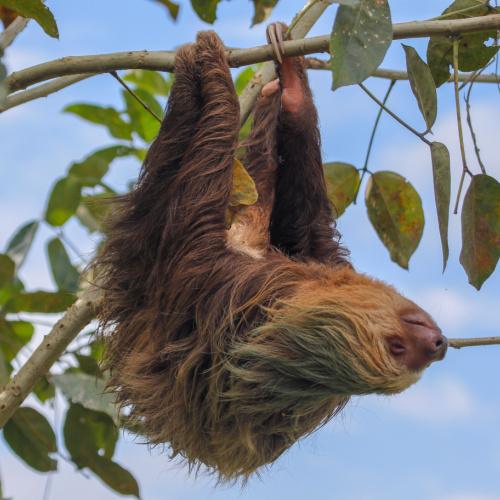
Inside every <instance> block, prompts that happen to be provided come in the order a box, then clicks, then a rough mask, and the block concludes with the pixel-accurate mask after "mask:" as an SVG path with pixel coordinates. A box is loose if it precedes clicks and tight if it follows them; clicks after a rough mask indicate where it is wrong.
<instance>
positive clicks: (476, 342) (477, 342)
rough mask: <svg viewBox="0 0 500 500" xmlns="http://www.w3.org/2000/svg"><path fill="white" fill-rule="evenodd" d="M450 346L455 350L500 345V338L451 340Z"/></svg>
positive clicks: (449, 341)
mask: <svg viewBox="0 0 500 500" xmlns="http://www.w3.org/2000/svg"><path fill="white" fill-rule="evenodd" d="M448 345H449V346H450V347H453V348H454V349H461V348H462V347H474V346H481V345H500V337H478V338H470V339H449V340H448Z"/></svg>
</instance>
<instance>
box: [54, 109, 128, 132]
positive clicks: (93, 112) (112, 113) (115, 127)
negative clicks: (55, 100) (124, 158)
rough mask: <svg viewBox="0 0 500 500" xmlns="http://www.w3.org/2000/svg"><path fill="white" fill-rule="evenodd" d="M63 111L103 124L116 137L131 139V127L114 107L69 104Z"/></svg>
mask: <svg viewBox="0 0 500 500" xmlns="http://www.w3.org/2000/svg"><path fill="white" fill-rule="evenodd" d="M63 111H64V112H65V113H72V114H74V115H76V116H79V117H80V118H83V119H84V120H88V121H89V122H92V123H96V124H97V125H104V126H105V127H106V128H107V129H108V131H109V133H110V134H111V135H112V136H113V137H116V138H117V139H126V140H129V141H130V140H132V127H131V126H130V123H127V122H126V121H125V120H123V118H122V117H121V116H120V113H118V111H117V110H116V109H114V108H105V107H103V106H98V105H96V104H86V103H79V104H71V105H70V106H66V107H65V108H64V110H63Z"/></svg>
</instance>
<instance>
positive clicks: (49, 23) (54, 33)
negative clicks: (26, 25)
mask: <svg viewBox="0 0 500 500" xmlns="http://www.w3.org/2000/svg"><path fill="white" fill-rule="evenodd" d="M0 5H3V6H4V7H7V8H9V9H12V10H15V11H16V12H18V13H19V15H21V16H22V17H27V18H29V19H34V20H35V21H36V22H37V23H38V24H39V25H40V26H41V27H42V29H43V31H45V33H47V35H49V36H51V37H53V38H59V31H58V29H57V23H56V20H55V19H54V15H53V14H52V12H51V11H50V9H49V8H48V7H47V6H45V5H44V4H43V2H42V0H0Z"/></svg>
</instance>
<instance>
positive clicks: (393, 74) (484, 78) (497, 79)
mask: <svg viewBox="0 0 500 500" xmlns="http://www.w3.org/2000/svg"><path fill="white" fill-rule="evenodd" d="M306 64H307V68H308V69H314V70H325V71H331V70H332V64H331V62H330V61H329V60H325V59H320V58H318V57H307V58H306ZM474 75H475V73H459V75H458V80H459V81H460V82H464V83H465V84H467V83H469V82H470V80H471V78H472V77H473V76H474ZM371 76H373V77H375V78H384V79H386V80H408V73H407V72H406V71H401V70H397V69H386V68H378V69H376V70H375V71H374V72H373V73H372V74H371ZM448 82H449V83H453V77H452V76H450V79H449V80H448ZM475 82H476V83H500V76H498V75H497V74H494V73H491V74H488V75H479V76H477V78H476V79H475Z"/></svg>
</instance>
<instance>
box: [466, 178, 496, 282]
mask: <svg viewBox="0 0 500 500" xmlns="http://www.w3.org/2000/svg"><path fill="white" fill-rule="evenodd" d="M499 256H500V183H499V182H498V181H497V180H496V179H494V178H493V177H490V176H489V175H486V174H480V175H475V176H474V177H473V178H472V182H471V183H470V186H469V189H468V190H467V193H466V195H465V198H464V204H463V207H462V252H461V253H460V263H461V264H462V266H463V268H464V269H465V271H466V272H467V276H468V277H469V283H470V284H471V285H473V286H474V287H475V288H477V289H478V290H479V289H480V288H481V286H482V285H483V283H484V282H485V281H486V280H487V279H488V277H489V276H490V275H491V274H492V273H493V271H494V270H495V267H496V265H497V263H498V258H499Z"/></svg>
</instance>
